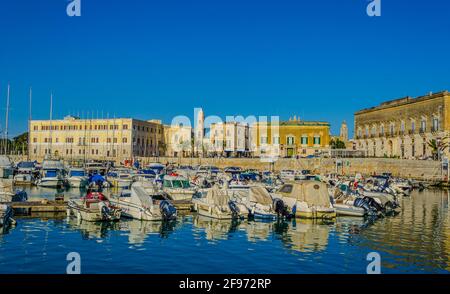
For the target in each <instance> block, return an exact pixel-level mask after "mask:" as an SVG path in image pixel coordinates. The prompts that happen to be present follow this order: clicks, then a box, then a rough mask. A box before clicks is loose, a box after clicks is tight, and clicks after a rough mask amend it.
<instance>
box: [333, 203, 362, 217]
mask: <svg viewBox="0 0 450 294" xmlns="http://www.w3.org/2000/svg"><path fill="white" fill-rule="evenodd" d="M334 208H335V209H336V214H337V215H338V216H356V217H363V216H365V215H366V211H365V210H364V209H363V208H361V207H354V206H349V205H344V204H335V205H334Z"/></svg>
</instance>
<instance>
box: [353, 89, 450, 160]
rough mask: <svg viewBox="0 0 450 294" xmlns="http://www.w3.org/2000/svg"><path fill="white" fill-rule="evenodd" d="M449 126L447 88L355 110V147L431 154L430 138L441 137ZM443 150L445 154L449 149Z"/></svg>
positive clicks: (409, 155) (381, 153) (422, 155)
mask: <svg viewBox="0 0 450 294" xmlns="http://www.w3.org/2000/svg"><path fill="white" fill-rule="evenodd" d="M449 130H450V94H449V92H447V91H444V92H440V93H435V94H432V93H430V94H428V95H425V96H421V97H417V98H411V97H405V98H401V99H396V100H392V101H387V102H384V103H382V104H380V105H379V106H376V107H372V108H368V109H363V110H361V111H358V112H356V113H355V142H356V147H357V149H359V150H364V151H365V153H366V154H367V156H374V157H383V156H388V157H400V158H411V159H412V158H426V157H430V156H432V155H433V149H432V148H431V147H430V146H429V142H431V141H432V140H435V141H436V142H441V141H444V140H445V139H444V138H445V137H447V136H448V133H449ZM447 142H448V141H447ZM445 153H447V155H448V149H446V151H445Z"/></svg>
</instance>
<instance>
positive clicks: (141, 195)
mask: <svg viewBox="0 0 450 294" xmlns="http://www.w3.org/2000/svg"><path fill="white" fill-rule="evenodd" d="M130 202H131V203H134V204H136V205H138V206H142V207H144V208H148V209H149V208H151V207H152V205H153V203H152V199H151V198H150V196H149V195H148V194H147V192H146V191H145V189H144V187H142V185H140V183H134V184H133V185H132V186H131V198H130Z"/></svg>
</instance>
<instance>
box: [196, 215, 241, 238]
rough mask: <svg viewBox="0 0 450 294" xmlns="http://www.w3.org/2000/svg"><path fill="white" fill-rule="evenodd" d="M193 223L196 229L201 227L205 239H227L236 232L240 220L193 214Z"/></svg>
mask: <svg viewBox="0 0 450 294" xmlns="http://www.w3.org/2000/svg"><path fill="white" fill-rule="evenodd" d="M192 221H193V225H194V227H196V228H198V229H202V230H203V231H204V232H205V233H206V236H205V238H206V239H207V240H227V239H228V238H229V236H230V235H231V234H232V233H234V232H236V229H237V227H238V225H239V224H240V223H241V222H242V221H240V220H231V219H230V220H228V219H224V220H218V219H213V218H209V217H205V216H202V215H195V216H194V217H193V220H192Z"/></svg>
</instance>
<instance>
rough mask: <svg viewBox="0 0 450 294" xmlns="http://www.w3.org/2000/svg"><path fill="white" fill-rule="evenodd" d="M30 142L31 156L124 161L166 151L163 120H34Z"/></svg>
mask: <svg viewBox="0 0 450 294" xmlns="http://www.w3.org/2000/svg"><path fill="white" fill-rule="evenodd" d="M30 142H31V143H30V146H29V152H30V155H31V157H32V158H44V157H47V156H50V155H51V156H56V157H60V158H66V159H115V160H117V159H119V160H122V159H127V158H132V157H135V156H159V155H160V154H161V155H163V152H164V151H163V149H164V132H163V125H162V124H161V121H158V120H152V121H142V120H137V119H132V118H114V119H79V118H76V117H73V116H67V117H65V118H64V119H63V120H52V121H50V120H33V121H31V123H30Z"/></svg>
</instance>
